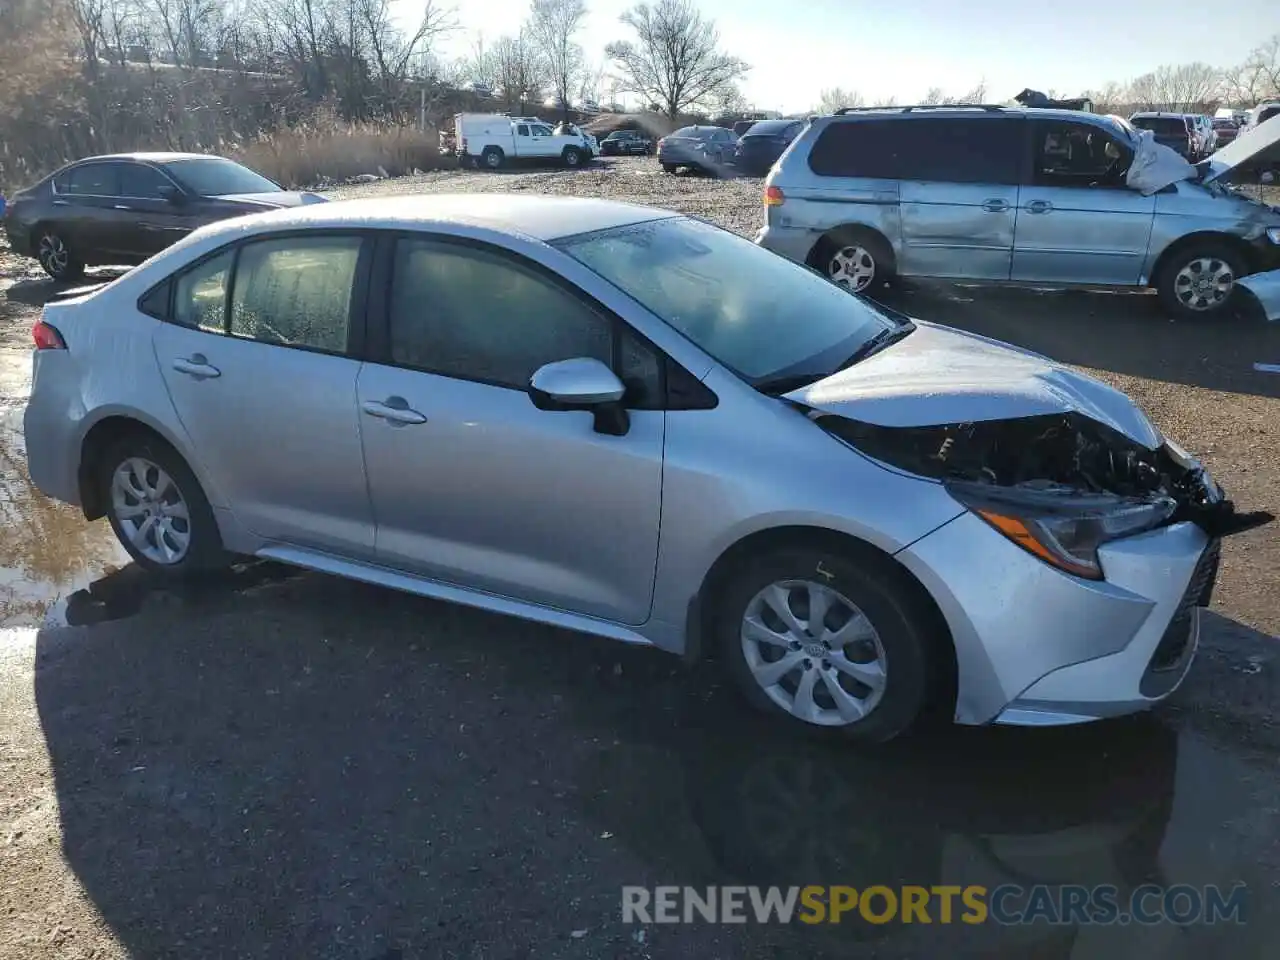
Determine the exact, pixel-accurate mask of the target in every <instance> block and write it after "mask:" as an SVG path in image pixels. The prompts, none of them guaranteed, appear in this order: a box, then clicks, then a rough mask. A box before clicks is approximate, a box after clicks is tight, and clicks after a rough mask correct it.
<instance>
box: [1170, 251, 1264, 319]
mask: <svg viewBox="0 0 1280 960" xmlns="http://www.w3.org/2000/svg"><path fill="white" fill-rule="evenodd" d="M1245 272H1246V271H1245V269H1244V262H1243V259H1242V258H1241V257H1240V255H1239V254H1238V253H1237V252H1236V251H1235V250H1233V249H1232V248H1231V247H1230V246H1229V245H1227V244H1225V243H1213V242H1208V243H1201V244H1193V245H1190V246H1188V247H1186V248H1185V249H1184V250H1180V251H1178V252H1177V253H1175V254H1174V255H1173V256H1171V257H1169V258H1168V260H1167V261H1166V262H1165V264H1164V266H1163V267H1162V268H1161V270H1160V275H1159V276H1158V277H1157V278H1156V292H1157V294H1159V296H1160V302H1161V304H1162V305H1163V306H1164V308H1165V309H1166V310H1167V311H1168V312H1169V313H1170V314H1171V315H1172V316H1173V317H1175V318H1176V319H1182V320H1209V319H1217V318H1219V317H1222V316H1225V315H1226V314H1227V313H1228V312H1229V307H1230V305H1231V300H1232V294H1234V293H1235V285H1236V278H1238V277H1240V276H1243V275H1244V273H1245Z"/></svg>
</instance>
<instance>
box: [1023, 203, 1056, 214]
mask: <svg viewBox="0 0 1280 960" xmlns="http://www.w3.org/2000/svg"><path fill="white" fill-rule="evenodd" d="M1052 209H1053V204H1052V203H1050V202H1049V201H1048V200H1032V201H1031V202H1030V203H1028V204H1027V213H1048V212H1049V211H1050V210H1052Z"/></svg>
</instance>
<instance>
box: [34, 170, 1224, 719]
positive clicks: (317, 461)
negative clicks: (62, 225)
mask: <svg viewBox="0 0 1280 960" xmlns="http://www.w3.org/2000/svg"><path fill="white" fill-rule="evenodd" d="M34 336H35V341H36V344H35V345H36V348H37V349H36V351H35V379H34V388H33V393H32V398H31V402H30V405H29V408H28V410H27V413H26V442H27V450H28V455H29V462H30V471H31V476H32V478H33V480H34V481H35V482H36V484H37V485H38V486H39V487H40V489H42V490H43V491H44V492H45V493H47V494H48V495H49V496H51V497H55V498H58V499H60V500H64V501H67V502H69V503H73V504H79V505H80V506H81V507H82V508H83V511H84V514H85V516H86V517H88V518H96V517H100V516H104V515H105V516H106V517H108V518H109V520H110V523H111V525H112V526H113V527H114V529H115V531H116V533H117V534H118V536H119V537H120V539H121V541H122V542H123V543H124V545H125V547H126V548H127V549H128V551H129V552H130V553H131V554H132V556H133V558H134V559H135V560H136V561H137V562H138V563H139V564H140V565H142V566H144V567H146V568H148V569H149V570H151V571H154V573H155V574H156V575H160V576H184V575H190V574H193V573H197V572H200V571H203V570H207V569H208V568H210V567H216V566H219V565H221V564H225V563H227V562H228V561H229V560H230V559H231V558H232V557H233V556H234V555H237V554H241V555H244V554H248V555H253V556H258V557H264V558H270V559H274V560H277V561H283V562H286V563H291V564H296V565H298V566H301V567H307V568H311V569H314V570H320V571H324V572H327V573H330V574H336V575H340V576H346V577H352V578H355V579H359V580H364V581H370V582H373V583H378V584H383V585H385V586H388V587H393V588H397V589H401V590H407V591H411V592H414V593H418V594H422V595H426V596H431V597H437V598H442V599H445V600H451V601H456V602H459V603H464V604H469V605H471V606H475V607H481V608H484V609H488V610H492V611H497V612H499V613H504V614H509V615H513V616H517V617H523V618H526V619H529V620H533V621H538V622H542V623H547V624H554V625H557V626H560V627H565V628H570V629H573V630H579V631H584V632H588V633H593V634H599V635H603V636H606V637H612V638H614V639H617V640H620V641H623V642H628V643H634V644H645V645H650V646H654V647H658V648H661V649H663V650H666V651H670V652H671V653H675V654H684V655H686V656H689V657H694V656H700V655H708V654H713V653H714V654H715V655H716V656H717V657H718V658H719V659H720V660H721V661H722V663H723V665H724V667H725V669H727V671H728V673H729V674H730V675H731V676H732V677H733V678H734V679H735V680H736V681H737V683H738V684H739V685H740V686H741V689H742V690H743V692H744V693H745V695H746V696H747V697H748V698H749V699H750V700H751V701H753V702H754V703H756V704H757V705H758V706H760V707H761V708H763V709H765V710H767V711H771V712H773V713H775V714H778V715H779V716H781V717H783V718H785V719H788V720H790V721H792V722H795V723H797V724H799V725H801V726H808V727H812V728H838V729H841V730H844V731H847V732H848V733H849V734H850V735H852V736H855V737H858V738H862V739H867V740H884V739H888V738H890V737H893V736H895V735H897V734H899V733H901V732H903V731H904V730H906V729H907V728H908V727H910V726H911V725H912V724H913V722H914V721H916V720H917V718H919V717H921V716H923V715H925V714H926V713H930V714H932V713H936V712H938V711H939V710H940V711H941V712H942V713H943V714H944V715H950V716H951V717H953V718H954V719H955V720H956V721H958V722H960V723H965V724H983V723H988V722H992V721H998V722H1007V723H1020V724H1053V723H1070V722H1077V721H1081V720H1088V719H1094V718H1099V717H1106V716H1111V715H1115V714H1120V713H1125V712H1129V711H1133V710H1138V709H1141V708H1144V707H1147V706H1149V705H1151V704H1153V703H1155V702H1157V701H1159V700H1161V699H1162V698H1164V697H1166V696H1167V695H1168V694H1169V693H1170V692H1171V691H1172V690H1173V689H1174V688H1175V687H1177V686H1178V684H1179V683H1180V682H1181V681H1182V679H1183V677H1184V676H1185V675H1186V673H1187V671H1188V669H1189V667H1190V664H1191V661H1192V657H1193V655H1194V652H1195V648H1196V640H1197V614H1198V610H1199V607H1200V606H1202V605H1203V604H1205V603H1206V602H1207V600H1208V595H1209V591H1210V589H1211V588H1212V585H1213V581H1214V577H1215V575H1216V558H1217V540H1216V537H1217V536H1218V535H1220V534H1222V533H1224V532H1228V531H1229V530H1230V529H1232V527H1233V524H1235V525H1238V523H1237V521H1238V518H1237V517H1235V516H1234V515H1233V512H1232V507H1231V504H1230V502H1229V501H1227V500H1225V499H1224V498H1223V496H1222V492H1221V490H1220V488H1219V487H1218V486H1217V485H1216V484H1215V483H1214V482H1213V481H1212V480H1211V479H1209V477H1208V476H1207V474H1206V473H1205V471H1204V470H1203V468H1202V467H1201V466H1200V465H1199V464H1198V463H1197V462H1196V461H1195V460H1193V459H1192V458H1191V457H1190V456H1188V455H1187V454H1186V453H1185V452H1184V451H1182V450H1181V449H1179V448H1178V447H1177V446H1176V445H1174V444H1173V443H1171V442H1168V441H1166V440H1165V438H1163V437H1162V436H1161V435H1160V434H1159V433H1158V432H1157V430H1156V429H1155V427H1153V426H1152V424H1151V423H1150V421H1149V420H1148V419H1147V417H1146V416H1144V415H1143V413H1142V411H1140V410H1139V409H1138V408H1137V407H1136V406H1135V405H1134V404H1133V403H1132V402H1131V401H1130V400H1129V399H1128V398H1127V397H1125V396H1124V395H1122V394H1120V393H1118V392H1116V391H1115V390H1112V389H1111V388H1109V387H1107V386H1104V385H1102V384H1100V383H1098V382H1096V381H1094V380H1091V379H1089V378H1088V377H1085V376H1082V375H1080V374H1078V373H1075V372H1073V371H1071V370H1069V369H1067V368H1065V367H1062V366H1060V365H1058V364H1055V363H1053V362H1051V361H1049V360H1047V359H1045V358H1044V357H1040V356H1036V355H1032V354H1029V353H1026V352H1023V351H1020V350H1017V349H1014V348H1011V347H1008V346H1005V345H1002V344H999V343H996V342H993V341H990V340H985V339H982V338H980V337H976V336H972V335H969V334H966V333H962V332H960V331H958V330H954V329H950V328H947V327H944V326H937V325H934V324H929V323H925V322H922V321H918V320H912V319H909V318H907V317H905V316H901V315H899V314H896V313H894V312H892V311H890V310H887V309H885V308H882V307H879V306H876V305H874V304H873V303H871V302H869V301H866V300H864V299H862V298H861V297H860V296H858V295H856V294H853V293H850V292H848V291H847V290H845V289H842V288H840V287H838V286H836V285H834V284H831V283H829V282H827V281H826V280H825V279H823V278H821V277H820V276H818V275H817V274H815V273H813V272H812V271H810V270H808V269H806V268H805V267H802V266H798V265H796V264H794V263H792V262H790V261H788V260H785V259H783V258H782V257H779V256H776V255H774V254H772V253H769V252H768V251H766V250H763V249H761V248H759V247H757V246H754V245H753V244H751V243H750V242H748V241H747V240H744V239H741V238H739V237H737V236H734V235H732V234H730V233H727V232H725V231H722V230H720V229H718V228H716V227H713V226H710V225H708V224H706V223H703V222H700V221H697V220H693V219H688V218H685V217H682V216H677V215H674V214H672V213H670V212H667V211H661V210H655V209H650V208H646V207H638V206H631V205H626V204H620V203H609V202H602V201H592V200H577V199H568V198H551V197H536V196H527V195H525V196H498V195H490V196H475V195H470V196H459V197H447V196H441V197H432V198H425V197H424V198H403V197H397V198H394V199H387V200H362V201H350V202H339V203H332V204H323V205H317V206H313V207H306V208H300V209H296V210H289V211H281V212H277V213H269V214H264V215H258V216H253V217H249V218H245V219H240V220H236V221H230V222H226V223H222V224H217V225H213V226H209V227H206V228H203V229H201V230H199V231H197V232H196V233H194V234H193V235H191V236H190V237H188V238H186V239H184V240H183V241H181V242H179V243H178V244H177V245H175V246H174V247H172V248H170V249H169V250H167V251H166V252H164V253H162V254H160V255H159V256H157V257H155V258H153V259H152V260H150V261H148V262H147V263H146V264H144V265H142V266H141V267H139V268H137V269H136V270H134V271H132V272H130V273H129V274H127V275H125V276H124V277H122V278H120V279H118V280H116V281H115V282H113V283H110V284H108V285H106V286H103V287H101V288H100V289H96V290H92V291H88V292H85V293H83V294H81V295H79V296H74V297H72V298H70V299H67V300H65V301H62V302H57V303H52V304H50V305H49V306H48V307H46V309H45V312H44V315H43V319H42V320H41V321H40V323H39V324H38V325H37V326H36V328H35V332H34Z"/></svg>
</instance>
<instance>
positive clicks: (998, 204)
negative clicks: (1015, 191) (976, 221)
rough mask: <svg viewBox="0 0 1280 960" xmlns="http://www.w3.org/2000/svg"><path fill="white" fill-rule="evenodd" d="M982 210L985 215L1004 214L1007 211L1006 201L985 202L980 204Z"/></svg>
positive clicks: (1007, 203)
mask: <svg viewBox="0 0 1280 960" xmlns="http://www.w3.org/2000/svg"><path fill="white" fill-rule="evenodd" d="M982 209H983V210H985V211H987V213H1004V212H1005V211H1006V210H1008V209H1009V201H1008V200H987V201H986V202H984V203H983V204H982Z"/></svg>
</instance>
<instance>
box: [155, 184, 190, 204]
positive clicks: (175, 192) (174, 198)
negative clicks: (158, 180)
mask: <svg viewBox="0 0 1280 960" xmlns="http://www.w3.org/2000/svg"><path fill="white" fill-rule="evenodd" d="M160 196H161V197H163V198H164V199H165V200H167V201H169V203H172V204H173V205H174V206H175V207H180V206H182V205H183V204H184V203H186V202H187V198H186V195H185V194H184V193H183V192H182V191H181V190H179V189H178V188H177V187H175V186H173V185H172V184H165V185H164V186H162V187H161V188H160Z"/></svg>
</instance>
